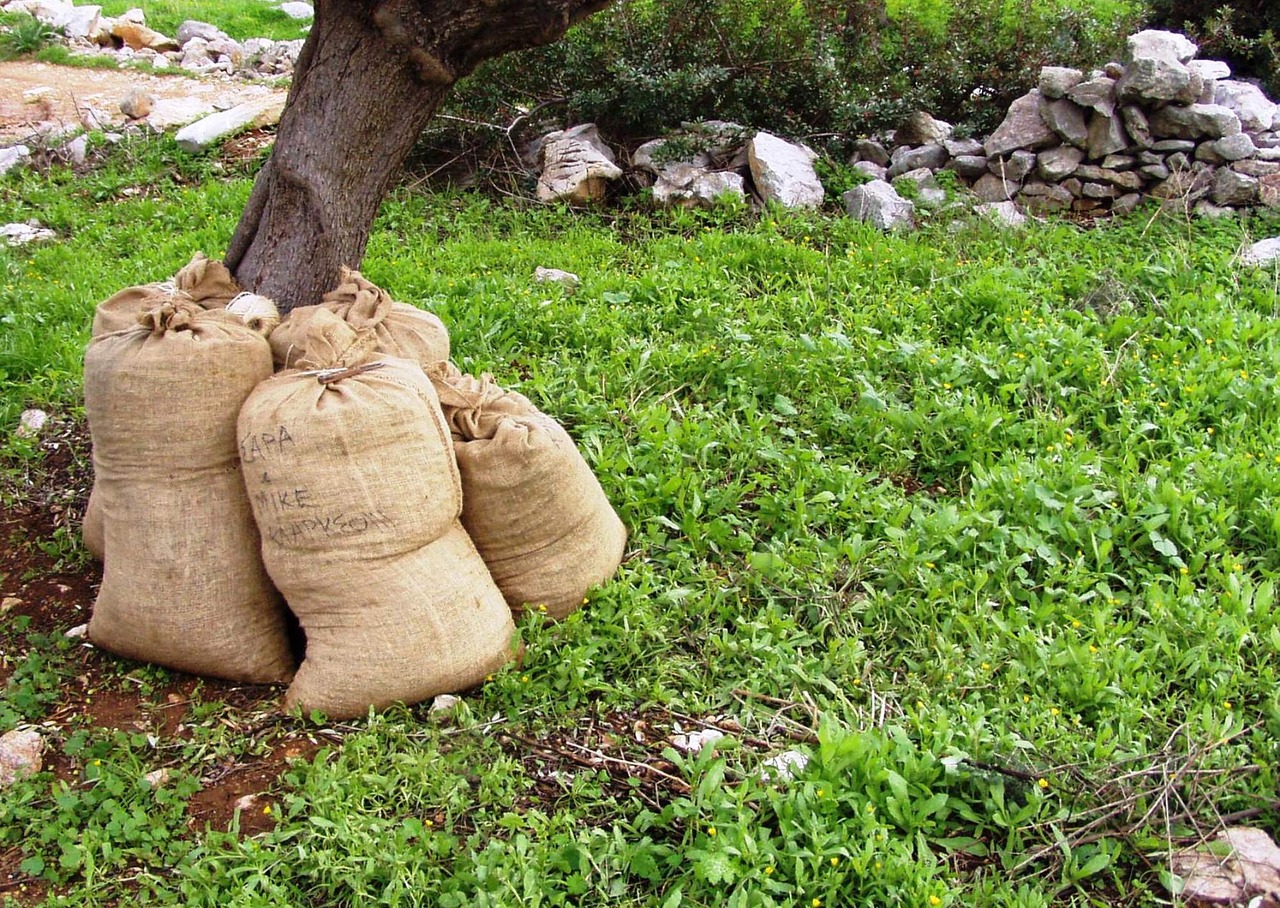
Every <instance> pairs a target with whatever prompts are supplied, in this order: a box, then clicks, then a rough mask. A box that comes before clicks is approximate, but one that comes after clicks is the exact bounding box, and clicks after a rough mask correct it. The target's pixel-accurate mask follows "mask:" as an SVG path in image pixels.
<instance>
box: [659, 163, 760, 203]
mask: <svg viewBox="0 0 1280 908" xmlns="http://www.w3.org/2000/svg"><path fill="white" fill-rule="evenodd" d="M743 185H744V184H743V181H742V176H741V175H740V174H737V173H733V172H730V171H723V170H716V171H708V170H704V169H703V168H701V167H698V166H696V165H694V164H680V165H677V166H676V167H672V168H668V169H666V170H664V171H663V172H662V175H661V176H659V177H658V181H657V182H656V183H655V184H654V186H653V198H654V201H656V202H658V203H659V204H661V205H711V204H714V202H715V200H716V199H718V198H720V197H721V196H724V195H730V196H733V197H734V198H737V199H743V198H746V191H745V189H744V188H743Z"/></svg>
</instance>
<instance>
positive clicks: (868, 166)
mask: <svg viewBox="0 0 1280 908" xmlns="http://www.w3.org/2000/svg"><path fill="white" fill-rule="evenodd" d="M853 169H854V170H856V171H857V172H858V173H862V174H866V175H867V176H869V177H871V179H873V180H883V179H884V178H885V177H886V176H887V175H888V173H889V171H888V170H887V169H886V168H885V167H883V166H881V165H879V164H877V163H876V162H875V161H859V162H858V163H856V164H854V165H853Z"/></svg>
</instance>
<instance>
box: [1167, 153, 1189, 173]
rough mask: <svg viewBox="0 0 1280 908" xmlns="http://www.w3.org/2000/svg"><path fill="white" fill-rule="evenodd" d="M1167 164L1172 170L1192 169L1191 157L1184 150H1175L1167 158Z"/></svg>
mask: <svg viewBox="0 0 1280 908" xmlns="http://www.w3.org/2000/svg"><path fill="white" fill-rule="evenodd" d="M1165 164H1166V165H1167V166H1168V167H1169V169H1170V170H1190V169H1191V159H1190V158H1188V157H1187V154H1186V152H1184V151H1175V152H1174V153H1173V154H1171V155H1169V157H1168V159H1166V160H1165Z"/></svg>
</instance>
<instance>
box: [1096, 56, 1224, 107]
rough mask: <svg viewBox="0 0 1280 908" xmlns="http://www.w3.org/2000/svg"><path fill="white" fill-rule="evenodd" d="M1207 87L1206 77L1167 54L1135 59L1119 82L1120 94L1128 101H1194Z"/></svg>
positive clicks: (1118, 93) (1185, 102)
mask: <svg viewBox="0 0 1280 908" xmlns="http://www.w3.org/2000/svg"><path fill="white" fill-rule="evenodd" d="M1203 90H1204V80H1203V79H1201V78H1200V76H1199V75H1197V74H1195V73H1194V72H1192V71H1191V70H1189V69H1187V67H1185V66H1183V65H1182V64H1181V63H1179V62H1178V61H1177V60H1174V59H1171V58H1167V57H1145V58H1143V59H1140V60H1134V61H1133V62H1132V63H1130V64H1129V66H1128V67H1127V68H1126V69H1125V72H1124V75H1123V76H1122V77H1120V79H1119V80H1117V82H1116V97H1117V98H1119V99H1120V101H1121V102H1125V103H1133V102H1139V103H1144V104H1150V103H1153V102H1155V103H1159V102H1162V101H1166V102H1167V101H1173V102H1177V103H1182V104H1191V103H1193V102H1194V101H1197V100H1199V98H1200V92H1201V91H1203Z"/></svg>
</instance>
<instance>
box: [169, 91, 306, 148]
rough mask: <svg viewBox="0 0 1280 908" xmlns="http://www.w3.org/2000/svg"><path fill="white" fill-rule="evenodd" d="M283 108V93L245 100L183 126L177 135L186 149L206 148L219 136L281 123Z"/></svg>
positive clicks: (180, 145)
mask: <svg viewBox="0 0 1280 908" xmlns="http://www.w3.org/2000/svg"><path fill="white" fill-rule="evenodd" d="M283 111H284V98H282V97H277V96H274V95H271V96H268V97H266V98H259V99H258V100H256V101H246V102H245V103H244V104H239V105H237V106H235V107H233V108H231V109H230V110H224V111H222V112H221V113H216V114H213V115H212V116H208V117H205V118H204V119H203V120H197V121H196V122H195V123H191V124H190V125H187V126H184V127H182V129H180V130H178V134H177V135H176V136H174V139H175V141H177V143H178V147H179V148H181V149H182V150H183V151H189V152H198V151H203V150H204V149H206V148H208V147H210V146H211V145H213V144H214V143H216V142H217V141H218V140H219V139H223V138H225V137H227V136H230V135H234V134H235V133H238V132H242V131H244V130H246V129H254V128H257V127H259V126H270V125H272V124H274V123H278V122H280V114H281V112H283Z"/></svg>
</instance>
